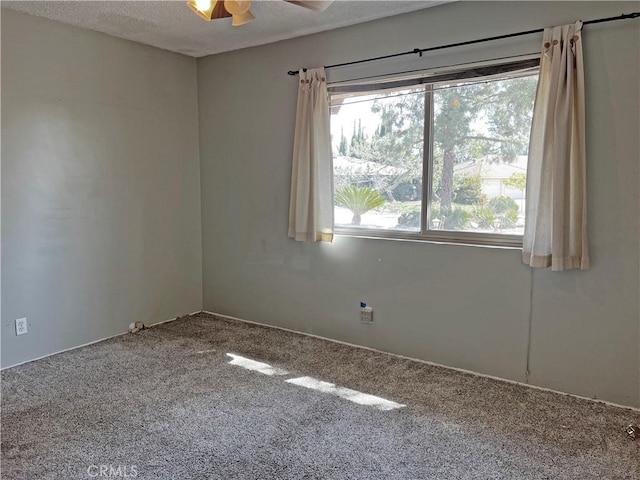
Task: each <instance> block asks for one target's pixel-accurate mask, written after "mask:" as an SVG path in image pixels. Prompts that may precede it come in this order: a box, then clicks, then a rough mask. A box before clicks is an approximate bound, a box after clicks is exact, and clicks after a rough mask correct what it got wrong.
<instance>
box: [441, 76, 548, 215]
mask: <svg viewBox="0 0 640 480" xmlns="http://www.w3.org/2000/svg"><path fill="white" fill-rule="evenodd" d="M536 84H537V79H536V78H535V77H522V78H515V79H510V80H502V81H498V82H487V83H482V84H469V85H462V86H454V87H450V88H447V87H445V88H441V89H440V90H437V91H436V92H435V93H434V160H436V163H440V164H441V168H442V173H441V176H440V182H439V185H437V186H435V187H436V190H437V192H438V194H439V197H440V205H441V206H442V207H443V208H445V209H448V208H451V202H452V200H453V193H454V192H453V189H454V181H453V171H454V165H455V164H456V163H457V162H460V161H465V160H471V159H473V158H479V157H482V156H487V155H494V156H496V158H498V159H499V160H502V161H513V160H515V158H516V157H517V155H519V154H522V153H524V152H526V149H527V146H528V141H529V129H530V125H531V111H532V107H533V101H534V98H535V89H536ZM479 120H483V123H484V129H483V130H480V129H479V128H478V125H477V124H478V121H479Z"/></svg>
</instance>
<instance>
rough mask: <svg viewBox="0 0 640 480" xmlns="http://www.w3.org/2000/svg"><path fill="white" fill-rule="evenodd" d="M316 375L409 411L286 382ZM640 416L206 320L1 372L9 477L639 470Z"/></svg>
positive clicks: (418, 475)
mask: <svg viewBox="0 0 640 480" xmlns="http://www.w3.org/2000/svg"><path fill="white" fill-rule="evenodd" d="M227 353H233V354H235V355H241V356H243V357H246V358H248V359H251V360H255V361H259V362H263V363H267V364H269V365H271V366H272V367H275V368H277V369H280V370H284V371H286V372H287V373H286V374H282V375H267V374H265V373H262V372H260V371H255V370H249V369H246V368H243V367H242V366H238V365H231V364H229V362H230V360H231V357H229V356H228V355H226V354H227ZM277 373H283V372H281V371H280V372H277ZM305 376H308V377H313V378H315V379H318V380H322V381H324V382H330V383H333V384H335V385H336V386H337V387H346V388H348V389H351V390H356V391H359V392H363V393H366V394H371V395H376V396H379V397H382V398H384V399H387V400H390V401H393V402H397V403H399V404H404V405H406V406H405V407H402V408H398V409H391V410H381V409H379V408H376V407H375V405H374V406H371V405H361V404H358V403H355V402H354V401H352V400H353V398H355V397H349V395H350V394H347V395H346V396H344V395H343V397H344V398H342V397H340V396H337V395H335V394H333V393H332V392H331V391H316V390H313V389H309V388H305V387H304V386H300V385H295V384H292V383H288V382H287V381H286V380H290V379H295V378H298V377H305ZM347 392H349V391H347ZM350 398H351V400H350ZM639 416H640V414H638V412H636V411H632V410H626V409H620V408H614V407H609V406H605V405H602V404H598V403H593V402H589V401H586V400H580V399H576V398H572V397H568V396H562V395H558V394H553V393H548V392H542V391H538V390H534V389H529V388H525V387H522V386H517V385H512V384H508V383H504V382H499V381H495V380H491V379H486V378H480V377H475V376H471V375H466V374H463V373H458V372H453V371H450V370H447V369H443V368H438V367H432V366H428V365H424V364H420V363H416V362H412V361H409V360H403V359H399V358H396V357H392V356H389V355H384V354H378V353H375V352H370V351H367V350H362V349H356V348H351V347H348V346H343V345H339V344H335V343H331V342H326V341H323V340H318V339H314V338H309V337H305V336H301V335H297V334H293V333H288V332H283V331H279V330H275V329H269V328H264V327H259V326H254V325H248V324H244V323H240V322H233V321H228V320H223V319H217V318H214V317H212V316H209V315H203V314H200V315H195V316H192V317H185V318H182V319H179V320H176V321H174V322H171V323H166V324H163V325H159V326H157V327H154V328H151V329H149V330H143V331H141V332H139V333H136V334H131V335H125V336H121V337H117V338H114V339H111V340H107V341H104V342H101V343H98V344H95V345H91V346H88V347H84V348H80V349H77V350H73V351H70V352H66V353H62V354H59V355H55V356H53V357H49V358H46V359H44V360H38V361H36V362H32V363H29V364H26V365H22V366H19V367H15V368H12V369H9V370H6V371H4V372H2V464H1V468H2V478H3V479H11V480H19V479H29V480H34V479H65V480H66V479H88V478H106V477H104V476H99V473H100V471H99V470H98V469H99V468H100V466H101V465H105V466H107V467H111V468H112V469H113V470H111V472H110V473H111V478H125V473H126V474H128V477H127V478H134V477H135V478H141V479H160V478H162V479H224V480H228V479H296V480H297V479H366V480H373V479H498V478H500V479H596V478H598V479H602V478H606V479H622V478H624V479H638V478H640V442H639V441H635V442H634V441H631V440H630V439H629V438H627V437H626V436H625V434H624V427H625V426H626V425H627V424H628V423H630V422H631V421H636V422H637V421H638V420H640V419H639V418H638V417H639ZM92 466H94V467H92ZM118 467H119V468H120V470H119V472H120V477H118V476H117V473H118V470H117V469H118ZM134 467H135V470H134ZM88 469H89V470H88ZM134 471H135V473H136V475H134ZM106 473H109V472H108V471H107V472H106Z"/></svg>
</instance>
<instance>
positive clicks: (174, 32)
mask: <svg viewBox="0 0 640 480" xmlns="http://www.w3.org/2000/svg"><path fill="white" fill-rule="evenodd" d="M448 1H450V0H448ZM448 1H447V0H440V1H415V0H414V1H402V0H397V1H396V0H384V1H383V0H377V1H376V0H374V1H366V0H357V1H348V0H336V1H335V2H334V3H333V4H331V5H330V6H329V8H328V9H327V10H325V11H324V12H314V11H312V10H308V9H306V8H302V7H299V6H297V5H293V4H290V3H287V2H284V1H281V0H254V1H253V6H252V8H251V10H252V12H253V14H254V15H255V17H256V20H255V21H253V22H251V23H249V24H247V25H243V26H241V27H232V26H231V19H229V18H226V19H220V20H214V21H212V22H206V21H204V20H202V19H200V18H198V17H197V16H196V15H195V14H194V13H193V12H191V10H189V8H188V7H187V5H186V2H185V1H184V0H182V1H173V0H166V1H153V2H150V1H125V0H120V1H98V2H96V1H36V2H28V1H6V0H5V1H3V2H2V6H3V7H5V8H10V9H12V10H17V11H20V12H24V13H27V14H30V15H36V16H39V17H46V18H50V19H52V20H58V21H60V22H63V23H68V24H71V25H76V26H79V27H83V28H89V29H91V30H97V31H99V32H104V33H108V34H109V35H114V36H116V37H121V38H126V39H129V40H133V41H135V42H140V43H145V44H147V45H153V46H155V47H159V48H163V49H165V50H170V51H173V52H178V53H183V54H186V55H190V56H193V57H202V56H205V55H211V54H214V53H220V52H225V51H229V50H236V49H239V48H245V47H252V46H255V45H262V44H265V43H271V42H276V41H278V40H284V39H287V38H292V37H298V36H302V35H308V34H310V33H316V32H321V31H324V30H331V29H334V28H339V27H344V26H347V25H353V24H356V23H361V22H366V21H369V20H374V19H377V18H382V17H388V16H391V15H397V14H400V13H405V12H410V11H414V10H421V9H423V8H428V7H432V6H435V5H440V4H442V3H448Z"/></svg>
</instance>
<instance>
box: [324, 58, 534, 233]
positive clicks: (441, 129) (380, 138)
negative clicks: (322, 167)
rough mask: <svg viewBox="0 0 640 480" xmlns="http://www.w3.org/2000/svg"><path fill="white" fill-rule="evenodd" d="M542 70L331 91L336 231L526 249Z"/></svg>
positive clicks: (499, 69) (496, 69) (526, 67)
mask: <svg viewBox="0 0 640 480" xmlns="http://www.w3.org/2000/svg"><path fill="white" fill-rule="evenodd" d="M537 65H538V59H529V60H525V61H522V60H520V61H517V62H511V63H507V64H502V65H498V66H496V65H494V66H489V67H480V68H473V69H466V70H459V71H455V72H451V71H449V72H439V73H437V74H433V75H431V76H430V77H424V76H423V77H420V78H408V79H400V80H394V81H390V82H386V83H378V84H375V85H346V86H342V87H340V86H336V87H332V88H330V92H331V136H332V145H333V173H334V192H335V194H334V218H335V220H334V223H335V228H336V232H337V233H345V234H355V235H367V236H383V237H396V238H398V237H399V238H422V239H428V240H441V241H453V242H461V243H474V244H491V245H513V246H516V245H521V243H522V234H523V231H524V202H525V200H524V198H525V197H524V194H525V185H526V171H527V153H528V151H527V150H528V143H529V132H530V129H531V118H532V113H533V103H534V98H535V92H536V86H537V80H538V67H537Z"/></svg>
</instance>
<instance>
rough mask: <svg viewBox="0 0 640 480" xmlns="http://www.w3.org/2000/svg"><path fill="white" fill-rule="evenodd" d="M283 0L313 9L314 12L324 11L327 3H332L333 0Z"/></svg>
mask: <svg viewBox="0 0 640 480" xmlns="http://www.w3.org/2000/svg"><path fill="white" fill-rule="evenodd" d="M284 1H285V2H289V3H293V4H294V5H298V6H299V7H304V8H308V9H309V10H315V11H316V12H324V11H325V10H326V9H327V7H328V6H329V5H331V4H332V3H333V0H284Z"/></svg>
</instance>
